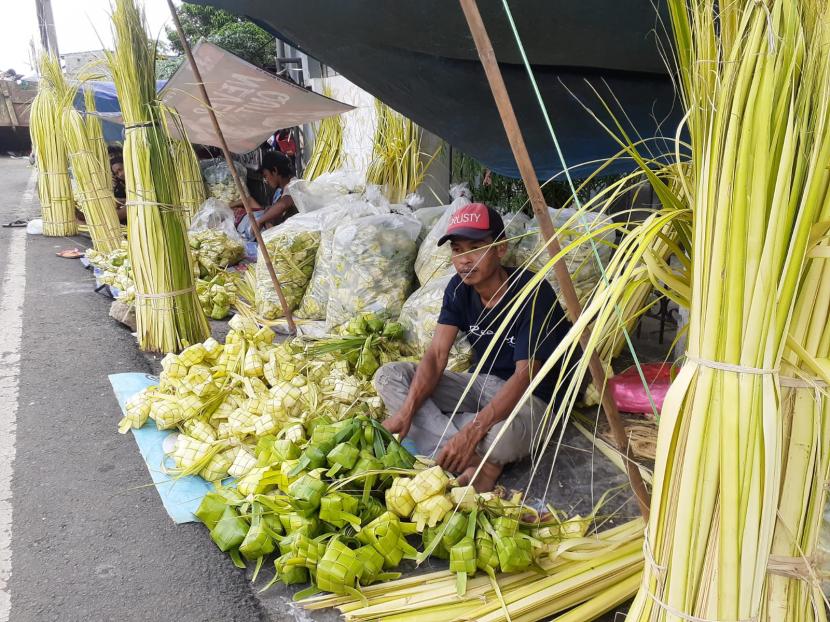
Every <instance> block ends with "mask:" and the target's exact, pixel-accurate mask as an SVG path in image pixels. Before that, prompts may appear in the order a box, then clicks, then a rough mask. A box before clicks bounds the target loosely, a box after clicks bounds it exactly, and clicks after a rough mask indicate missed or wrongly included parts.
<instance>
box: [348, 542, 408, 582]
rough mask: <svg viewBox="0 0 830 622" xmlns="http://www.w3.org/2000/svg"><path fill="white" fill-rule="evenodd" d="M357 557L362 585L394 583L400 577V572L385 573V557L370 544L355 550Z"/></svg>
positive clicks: (359, 578)
mask: <svg viewBox="0 0 830 622" xmlns="http://www.w3.org/2000/svg"><path fill="white" fill-rule="evenodd" d="M354 554H355V557H357V559H358V561H359V562H360V574H359V575H358V582H359V583H360V585H369V584H371V583H374V582H375V581H392V580H394V579H397V578H398V577H400V576H401V575H400V573H399V572H383V564H384V561H385V560H384V559H383V555H381V554H380V553H378V552H377V550H376V549H375V548H374V547H373V546H370V545H368V544H366V545H364V546H361V547H359V548H357V549H355V552H354Z"/></svg>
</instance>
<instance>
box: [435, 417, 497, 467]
mask: <svg viewBox="0 0 830 622" xmlns="http://www.w3.org/2000/svg"><path fill="white" fill-rule="evenodd" d="M486 434H487V430H485V429H483V428H482V426H481V425H480V424H479V423H478V422H475V421H473V422H472V423H468V424H467V425H465V426H464V427H463V428H461V430H459V431H458V434H456V435H455V436H453V437H452V438H451V439H450V440H449V441H447V444H446V445H444V448H443V449H442V450H441V452H440V453H439V454H438V464H440V465H441V467H442V468H443V469H444V470H446V471H449V472H450V473H461V472H462V471H464V469H466V468H467V467H468V466H470V465H471V464H473V463H474V462H475V458H476V447H478V444H479V443H480V442H481V439H483V438H484V437H485V435H486Z"/></svg>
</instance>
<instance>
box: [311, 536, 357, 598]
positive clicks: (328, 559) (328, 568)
mask: <svg viewBox="0 0 830 622" xmlns="http://www.w3.org/2000/svg"><path fill="white" fill-rule="evenodd" d="M360 574H361V564H360V559H359V558H358V557H357V554H356V553H355V551H354V550H352V549H350V548H349V547H348V546H346V545H345V544H343V543H342V542H340V541H339V540H338V539H337V538H333V539H332V540H331V542H329V545H328V547H327V548H326V552H325V553H324V554H323V557H322V558H321V559H320V561H319V562H317V574H316V576H315V582H316V583H317V587H318V588H319V589H321V590H324V591H326V592H332V593H333V594H349V595H350V596H354V597H355V598H359V599H363V596H362V595H361V594H360V592H359V591H358V590H357V589H356V587H357V585H358V577H359V576H360Z"/></svg>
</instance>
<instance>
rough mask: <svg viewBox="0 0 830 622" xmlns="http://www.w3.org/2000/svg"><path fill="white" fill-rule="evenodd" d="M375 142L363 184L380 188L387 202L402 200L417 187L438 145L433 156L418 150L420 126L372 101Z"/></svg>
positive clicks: (419, 148) (401, 201) (437, 151)
mask: <svg viewBox="0 0 830 622" xmlns="http://www.w3.org/2000/svg"><path fill="white" fill-rule="evenodd" d="M375 114H376V117H377V125H376V127H375V135H374V145H373V146H372V162H371V163H370V164H369V170H368V171H367V173H366V183H368V184H374V185H377V186H380V187H381V188H383V190H384V193H385V195H386V196H387V198H388V199H389V201H390V203H403V201H404V198H405V197H406V196H407V195H408V194H411V193H413V192H415V190H416V189H417V188H418V186H420V185H421V183H422V182H423V181H424V178H425V177H426V174H427V171H428V170H429V167H430V165H431V164H432V162H433V161H434V160H435V158H436V156H437V155H438V153H439V151H440V148H439V149H438V150H436V151H435V153H433V154H432V155H429V154H426V153H424V152H422V151H421V138H422V132H421V128H420V127H418V126H417V125H415V123H413V122H412V121H411V120H410V119H407V118H406V117H404V116H403V115H401V114H399V113H397V112H395V111H394V110H392V109H391V108H390V107H389V106H387V105H386V104H384V103H382V102H380V101H378V100H375Z"/></svg>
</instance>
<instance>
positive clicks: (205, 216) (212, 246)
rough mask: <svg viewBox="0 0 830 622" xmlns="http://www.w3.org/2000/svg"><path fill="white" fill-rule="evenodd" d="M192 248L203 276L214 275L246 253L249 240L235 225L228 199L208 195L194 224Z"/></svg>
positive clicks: (190, 234) (191, 238) (190, 233)
mask: <svg viewBox="0 0 830 622" xmlns="http://www.w3.org/2000/svg"><path fill="white" fill-rule="evenodd" d="M188 237H189V239H190V248H191V251H192V253H193V258H194V260H195V261H196V263H197V264H198V268H199V276H203V277H204V276H210V275H213V274H215V273H216V271H217V270H219V269H221V268H226V267H227V266H233V265H235V264H237V263H239V262H240V261H241V260H242V259H243V258H244V257H245V242H244V240H243V239H242V237H241V236H240V235H239V233H238V232H237V231H236V227H235V226H234V215H233V210H231V208H230V207H228V204H227V203H224V202H223V201H220V200H219V199H215V198H213V197H210V198H208V199H207V200H206V201H205V202H204V203H202V206H201V207H200V208H199V211H198V212H196V215H195V216H194V217H193V220H192V222H191V224H190V229H189V230H188Z"/></svg>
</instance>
